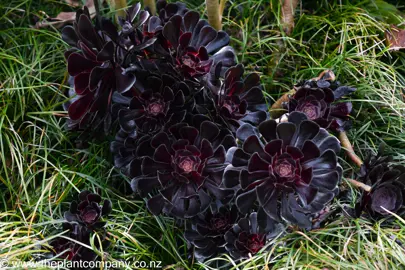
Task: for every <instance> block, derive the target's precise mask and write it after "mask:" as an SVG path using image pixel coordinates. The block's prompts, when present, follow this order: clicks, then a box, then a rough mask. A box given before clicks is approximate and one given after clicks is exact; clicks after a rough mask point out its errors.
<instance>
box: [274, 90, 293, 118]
mask: <svg viewBox="0 0 405 270" xmlns="http://www.w3.org/2000/svg"><path fill="white" fill-rule="evenodd" d="M294 93H295V90H294V89H293V90H290V91H288V92H287V93H285V94H284V95H282V96H281V98H279V99H278V100H277V101H276V102H274V104H273V105H272V106H271V108H270V114H271V117H272V118H273V119H274V118H278V117H279V116H280V114H281V112H282V111H283V110H284V109H283V103H284V102H288V100H289V96H290V95H292V94H294Z"/></svg>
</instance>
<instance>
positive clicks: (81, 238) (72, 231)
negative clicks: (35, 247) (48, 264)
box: [50, 191, 111, 269]
mask: <svg viewBox="0 0 405 270" xmlns="http://www.w3.org/2000/svg"><path fill="white" fill-rule="evenodd" d="M79 199H80V203H79V205H78V204H77V203H76V202H72V203H71V205H70V211H68V212H66V213H65V219H66V222H64V223H63V224H62V226H63V231H67V232H66V233H65V234H64V236H63V237H58V238H56V239H55V240H53V241H52V242H50V246H51V247H52V254H53V255H54V256H57V257H59V258H63V259H66V260H70V261H86V262H91V261H95V260H97V259H98V255H97V253H96V252H94V251H93V250H92V249H89V248H88V247H86V246H91V241H90V239H91V234H92V233H94V232H97V233H98V235H99V238H97V239H100V241H95V242H94V245H95V247H96V248H100V249H102V250H107V248H108V247H109V246H110V244H111V243H110V241H108V239H107V237H106V230H105V228H104V226H105V224H106V223H105V222H102V221H101V217H102V216H106V215H108V213H109V212H111V202H110V201H109V200H105V201H104V205H103V207H101V206H100V205H99V203H100V202H101V197H100V196H99V195H98V194H95V193H91V192H89V191H82V192H81V193H80V194H79ZM74 269H81V268H74Z"/></svg>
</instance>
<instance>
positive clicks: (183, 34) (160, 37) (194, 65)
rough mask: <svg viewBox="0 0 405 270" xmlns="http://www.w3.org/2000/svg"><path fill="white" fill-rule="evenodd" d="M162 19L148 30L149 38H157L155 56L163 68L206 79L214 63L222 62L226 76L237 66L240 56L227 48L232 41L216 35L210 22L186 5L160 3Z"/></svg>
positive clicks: (152, 20) (153, 21)
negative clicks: (227, 70) (227, 71)
mask: <svg viewBox="0 0 405 270" xmlns="http://www.w3.org/2000/svg"><path fill="white" fill-rule="evenodd" d="M158 12H159V17H157V16H153V17H151V18H150V19H149V21H148V23H147V25H145V27H144V32H145V35H149V36H154V37H155V38H157V40H156V42H155V44H154V46H153V53H154V54H156V55H155V57H156V58H158V59H160V60H161V61H160V64H159V65H161V67H160V68H163V67H166V66H171V67H173V68H174V69H175V72H176V73H177V72H180V73H181V74H183V76H185V77H186V78H193V79H196V78H199V77H201V76H203V75H206V74H207V73H208V72H209V71H210V69H211V66H212V65H213V64H214V63H218V62H221V63H222V66H223V69H222V70H223V72H225V70H226V68H228V67H230V66H233V65H235V63H236V56H235V53H234V52H233V49H232V47H230V46H227V45H228V44H229V41H230V38H229V36H228V34H227V33H226V32H224V31H216V30H215V29H214V28H212V27H211V26H210V25H209V24H208V22H207V21H205V20H201V19H200V15H199V14H198V13H197V12H195V11H189V10H187V9H186V8H185V6H184V4H180V3H171V4H165V2H161V3H158Z"/></svg>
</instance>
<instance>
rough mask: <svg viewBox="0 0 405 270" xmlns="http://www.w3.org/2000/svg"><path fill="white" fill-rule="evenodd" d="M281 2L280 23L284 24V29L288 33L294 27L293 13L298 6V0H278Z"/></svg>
mask: <svg viewBox="0 0 405 270" xmlns="http://www.w3.org/2000/svg"><path fill="white" fill-rule="evenodd" d="M280 3H281V13H282V14H281V15H282V16H281V23H282V24H283V26H284V31H285V33H286V34H287V35H290V34H291V32H292V30H293V29H294V13H295V9H296V8H297V6H298V0H280Z"/></svg>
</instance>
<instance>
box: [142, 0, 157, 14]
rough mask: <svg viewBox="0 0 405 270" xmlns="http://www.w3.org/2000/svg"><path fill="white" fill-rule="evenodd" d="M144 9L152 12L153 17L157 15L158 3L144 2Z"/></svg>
mask: <svg viewBox="0 0 405 270" xmlns="http://www.w3.org/2000/svg"><path fill="white" fill-rule="evenodd" d="M143 7H144V8H146V7H147V8H148V9H149V10H150V13H151V15H155V14H156V2H155V0H143Z"/></svg>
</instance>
